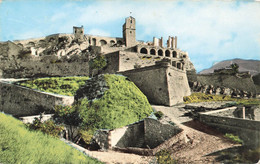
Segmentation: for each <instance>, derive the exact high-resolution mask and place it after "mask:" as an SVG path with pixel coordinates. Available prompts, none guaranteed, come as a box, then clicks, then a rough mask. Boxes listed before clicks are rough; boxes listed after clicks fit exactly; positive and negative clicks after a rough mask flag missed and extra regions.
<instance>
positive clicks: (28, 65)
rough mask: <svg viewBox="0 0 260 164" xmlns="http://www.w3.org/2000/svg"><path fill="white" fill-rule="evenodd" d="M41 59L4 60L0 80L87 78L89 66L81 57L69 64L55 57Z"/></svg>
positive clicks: (0, 68) (0, 67)
mask: <svg viewBox="0 0 260 164" xmlns="http://www.w3.org/2000/svg"><path fill="white" fill-rule="evenodd" d="M42 59H43V60H41V59H27V60H17V59H12V58H11V59H9V60H5V64H3V65H1V66H0V70H2V76H1V77H2V78H24V77H48V76H88V75H89V64H88V61H84V60H86V59H83V58H81V57H78V59H77V60H75V61H71V62H67V61H66V62H62V61H59V60H57V57H55V56H45V57H44V58H42ZM2 61H3V60H1V62H2Z"/></svg>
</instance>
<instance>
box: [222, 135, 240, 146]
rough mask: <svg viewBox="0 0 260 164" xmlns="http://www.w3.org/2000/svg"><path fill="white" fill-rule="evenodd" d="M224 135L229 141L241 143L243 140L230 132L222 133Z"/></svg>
mask: <svg viewBox="0 0 260 164" xmlns="http://www.w3.org/2000/svg"><path fill="white" fill-rule="evenodd" d="M224 137H226V138H228V139H230V140H231V141H233V142H235V143H239V144H242V143H243V140H241V139H240V138H239V137H238V136H236V135H234V134H231V133H226V134H225V135H224Z"/></svg>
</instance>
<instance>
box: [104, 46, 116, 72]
mask: <svg viewBox="0 0 260 164" xmlns="http://www.w3.org/2000/svg"><path fill="white" fill-rule="evenodd" d="M106 59H107V67H106V69H105V71H104V73H116V72H117V71H118V70H119V51H117V52H112V53H109V54H106Z"/></svg>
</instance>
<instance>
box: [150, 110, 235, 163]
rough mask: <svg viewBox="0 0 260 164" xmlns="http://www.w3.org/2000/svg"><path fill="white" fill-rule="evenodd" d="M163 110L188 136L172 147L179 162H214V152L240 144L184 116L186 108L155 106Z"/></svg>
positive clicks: (174, 156)
mask: <svg viewBox="0 0 260 164" xmlns="http://www.w3.org/2000/svg"><path fill="white" fill-rule="evenodd" d="M153 107H154V108H155V109H156V110H158V111H162V112H163V113H164V114H165V115H166V116H168V117H169V118H170V119H171V120H172V121H173V122H175V123H176V124H178V125H179V126H180V127H181V128H182V129H184V132H185V134H186V136H187V140H186V141H184V140H183V141H179V142H178V143H177V144H175V145H173V146H172V147H171V149H170V151H171V152H172V156H173V158H174V159H176V160H177V161H178V162H179V163H213V162H216V161H215V157H214V156H207V155H209V154H211V153H213V152H216V151H220V150H224V149H227V148H230V147H233V146H238V144H234V143H232V142H230V141H228V140H227V139H225V138H224V137H223V134H222V133H220V132H218V131H216V129H212V128H210V127H208V126H206V125H204V124H202V123H200V122H198V121H193V120H192V119H190V118H188V117H184V116H183V114H184V113H185V110H184V109H183V108H181V107H182V106H179V107H164V106H153Z"/></svg>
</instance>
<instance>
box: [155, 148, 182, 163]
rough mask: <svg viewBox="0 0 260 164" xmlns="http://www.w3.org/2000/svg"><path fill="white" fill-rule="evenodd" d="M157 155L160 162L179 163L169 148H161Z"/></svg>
mask: <svg viewBox="0 0 260 164" xmlns="http://www.w3.org/2000/svg"><path fill="white" fill-rule="evenodd" d="M155 156H156V159H157V163H158V164H177V162H176V161H175V160H174V159H173V158H172V156H171V153H170V152H169V151H168V150H161V151H159V152H158V153H156V155H155Z"/></svg>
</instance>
